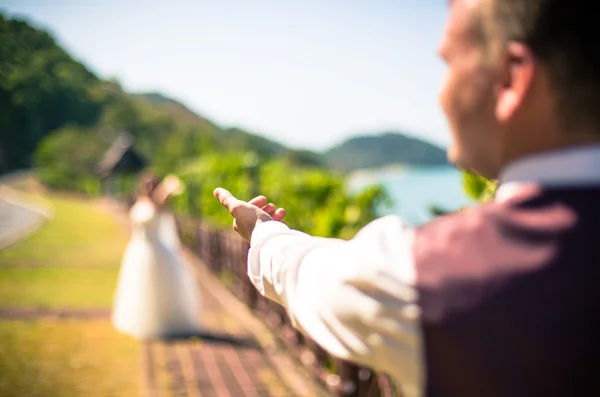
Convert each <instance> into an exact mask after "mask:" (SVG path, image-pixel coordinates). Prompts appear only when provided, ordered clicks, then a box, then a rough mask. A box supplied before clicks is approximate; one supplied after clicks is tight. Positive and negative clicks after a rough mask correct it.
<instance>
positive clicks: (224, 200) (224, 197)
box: [213, 187, 239, 212]
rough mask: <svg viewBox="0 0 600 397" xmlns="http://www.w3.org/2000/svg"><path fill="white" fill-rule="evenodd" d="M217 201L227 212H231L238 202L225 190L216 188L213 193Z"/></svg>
mask: <svg viewBox="0 0 600 397" xmlns="http://www.w3.org/2000/svg"><path fill="white" fill-rule="evenodd" d="M213 194H214V195H215V197H216V198H217V200H219V202H220V203H221V205H223V207H225V208H227V210H228V211H229V212H232V211H233V209H234V208H235V205H236V204H238V202H239V200H238V199H236V198H235V197H233V195H232V194H231V193H230V192H229V191H228V190H226V189H223V188H220V187H218V188H216V189H215V191H214V192H213Z"/></svg>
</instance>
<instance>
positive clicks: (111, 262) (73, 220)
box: [0, 195, 127, 267]
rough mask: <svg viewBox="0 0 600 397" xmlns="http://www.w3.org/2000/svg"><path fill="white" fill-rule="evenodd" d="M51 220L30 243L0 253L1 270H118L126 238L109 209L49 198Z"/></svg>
mask: <svg viewBox="0 0 600 397" xmlns="http://www.w3.org/2000/svg"><path fill="white" fill-rule="evenodd" d="M47 199H48V201H50V203H51V204H52V205H53V207H54V210H55V214H54V218H53V219H52V220H51V221H50V222H48V223H47V224H46V225H44V226H43V227H42V228H41V229H40V230H39V231H38V232H37V233H36V234H34V235H33V236H32V237H30V238H29V239H27V240H25V241H23V242H21V243H19V244H17V245H14V246H11V247H8V248H6V249H4V250H2V251H0V267H2V266H3V265H10V266H20V265H21V266H28V267H30V266H35V267H90V266H91V267H118V266H119V261H120V255H121V253H122V252H123V250H124V249H125V244H126V243H127V235H126V232H125V230H124V229H123V227H122V226H121V225H119V224H118V223H117V222H116V221H115V218H114V216H113V214H111V213H109V212H108V209H104V208H102V207H101V206H100V205H94V204H90V203H89V202H85V201H81V200H77V199H72V198H65V197H61V196H56V195H51V196H49V197H47Z"/></svg>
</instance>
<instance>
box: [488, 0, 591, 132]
mask: <svg viewBox="0 0 600 397" xmlns="http://www.w3.org/2000/svg"><path fill="white" fill-rule="evenodd" d="M482 1H483V4H482V6H483V7H482V8H481V12H482V13H481V18H482V20H481V21H482V24H481V25H482V26H481V28H482V32H483V34H484V40H485V42H486V43H487V44H488V45H503V44H507V43H509V42H511V41H516V42H520V43H523V44H525V45H527V46H528V47H529V48H530V49H531V51H532V52H533V53H534V54H535V56H536V57H537V58H538V59H539V60H540V62H541V63H542V64H543V65H544V66H545V68H546V69H547V70H548V73H549V77H550V79H551V81H550V83H551V84H552V86H553V88H554V90H555V92H556V94H557V100H558V107H559V109H560V112H562V114H560V116H562V118H563V119H564V122H565V124H566V126H571V127H582V125H581V124H582V123H584V124H590V123H594V124H593V125H594V126H596V125H597V126H598V127H599V128H600V40H599V39H600V34H599V32H598V24H599V23H600V21H599V20H598V14H597V13H595V12H594V10H593V9H592V7H591V3H592V2H591V1H589V0H482Z"/></svg>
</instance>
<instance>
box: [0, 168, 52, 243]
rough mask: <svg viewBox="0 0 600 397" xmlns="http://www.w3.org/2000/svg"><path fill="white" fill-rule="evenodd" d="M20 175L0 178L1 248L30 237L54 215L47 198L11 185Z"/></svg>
mask: <svg viewBox="0 0 600 397" xmlns="http://www.w3.org/2000/svg"><path fill="white" fill-rule="evenodd" d="M20 175H21V174H19V175H9V176H4V177H2V178H0V249H3V248H6V247H7V246H9V245H11V244H14V243H16V242H18V241H20V240H22V239H24V238H26V237H28V236H29V235H31V233H33V232H34V231H36V230H37V229H38V228H39V227H40V226H41V225H42V224H43V223H44V222H45V221H46V220H47V219H48V218H49V217H51V216H52V209H51V206H50V205H49V204H48V203H47V202H46V201H45V200H43V199H41V198H40V197H37V196H34V195H31V194H28V193H24V192H21V191H19V190H15V189H13V188H12V187H11V186H10V185H11V184H12V182H13V181H18V180H20V179H21V177H20Z"/></svg>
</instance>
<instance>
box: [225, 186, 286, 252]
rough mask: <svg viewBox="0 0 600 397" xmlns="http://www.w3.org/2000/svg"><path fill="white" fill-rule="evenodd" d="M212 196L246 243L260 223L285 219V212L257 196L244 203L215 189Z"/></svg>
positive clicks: (262, 197) (229, 194)
mask: <svg viewBox="0 0 600 397" xmlns="http://www.w3.org/2000/svg"><path fill="white" fill-rule="evenodd" d="M214 195H215V197H216V198H217V200H219V202H221V204H222V205H223V206H224V207H225V208H227V211H229V213H230V214H231V215H232V216H233V218H234V221H233V228H234V230H235V231H236V232H238V234H239V235H240V236H242V238H243V239H244V240H246V241H248V242H250V239H251V238H252V232H253V231H254V228H255V227H256V226H257V225H259V224H260V223H262V222H266V221H270V220H275V221H280V220H282V219H283V218H284V217H285V210H284V209H283V208H277V207H276V206H275V205H274V204H272V203H267V198H266V197H265V196H258V197H255V198H253V199H252V200H250V202H245V201H242V200H238V199H237V198H235V197H234V196H233V195H232V194H231V193H230V192H229V191H227V190H225V189H223V188H217V189H215V191H214Z"/></svg>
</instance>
